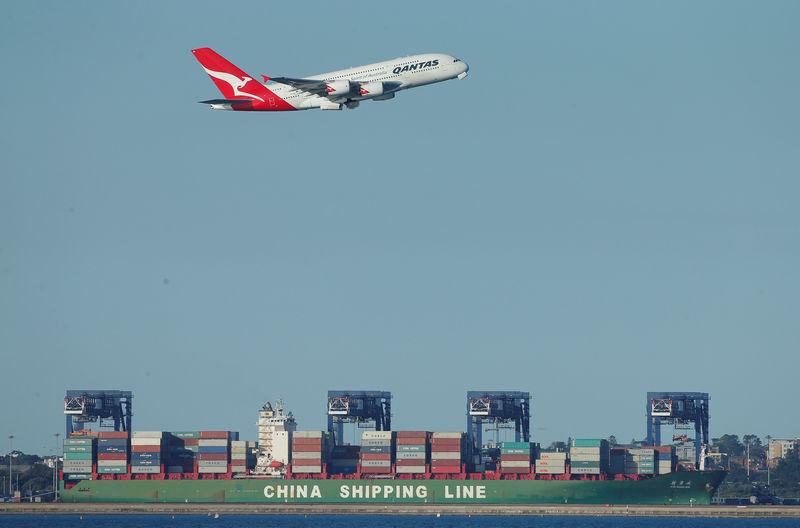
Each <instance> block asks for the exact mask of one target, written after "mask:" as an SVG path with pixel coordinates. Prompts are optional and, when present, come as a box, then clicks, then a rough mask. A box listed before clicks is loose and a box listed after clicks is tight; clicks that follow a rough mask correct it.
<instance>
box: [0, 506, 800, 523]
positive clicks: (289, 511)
mask: <svg viewBox="0 0 800 528" xmlns="http://www.w3.org/2000/svg"><path fill="white" fill-rule="evenodd" d="M214 514H219V515H220V516H222V515H306V516H307V515H403V516H419V515H427V516H436V515H444V516H457V517H466V516H471V515H482V516H540V517H544V516H552V517H559V516H581V517H706V518H762V519H763V518H774V519H800V506H761V505H754V506H719V505H712V506H691V507H690V506H655V505H631V506H625V505H609V506H604V505H592V504H586V505H581V504H570V505H566V504H535V505H531V504H504V505H500V504H494V505H489V504H482V505H473V504H470V505H464V504H447V505H433V504H231V503H227V504H226V503H189V504H185V503H58V504H52V503H0V515H214Z"/></svg>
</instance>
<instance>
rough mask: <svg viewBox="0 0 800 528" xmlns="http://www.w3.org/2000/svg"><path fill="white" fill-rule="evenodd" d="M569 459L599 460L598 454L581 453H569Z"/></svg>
mask: <svg viewBox="0 0 800 528" xmlns="http://www.w3.org/2000/svg"><path fill="white" fill-rule="evenodd" d="M569 459H570V460H572V461H573V462H600V456H599V455H583V454H580V453H576V454H572V453H570V455H569Z"/></svg>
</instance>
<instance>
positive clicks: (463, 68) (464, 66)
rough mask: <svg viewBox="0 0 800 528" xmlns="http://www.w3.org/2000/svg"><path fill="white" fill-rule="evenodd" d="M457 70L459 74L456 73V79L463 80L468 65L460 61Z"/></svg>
mask: <svg viewBox="0 0 800 528" xmlns="http://www.w3.org/2000/svg"><path fill="white" fill-rule="evenodd" d="M458 69H459V70H460V71H459V73H458V78H459V79H463V78H464V77H466V76H467V72H468V71H469V64H467V63H466V62H464V61H461V62H460V63H459V68H458Z"/></svg>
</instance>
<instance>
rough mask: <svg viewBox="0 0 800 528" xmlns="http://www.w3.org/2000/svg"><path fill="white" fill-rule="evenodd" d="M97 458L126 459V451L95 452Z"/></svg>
mask: <svg viewBox="0 0 800 528" xmlns="http://www.w3.org/2000/svg"><path fill="white" fill-rule="evenodd" d="M97 460H128V455H127V453H97Z"/></svg>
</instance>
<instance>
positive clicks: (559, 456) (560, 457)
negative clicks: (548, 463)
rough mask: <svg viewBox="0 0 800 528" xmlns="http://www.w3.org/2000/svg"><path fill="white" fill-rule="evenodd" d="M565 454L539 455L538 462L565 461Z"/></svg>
mask: <svg viewBox="0 0 800 528" xmlns="http://www.w3.org/2000/svg"><path fill="white" fill-rule="evenodd" d="M566 459H567V453H565V452H563V451H562V452H558V453H539V460H566Z"/></svg>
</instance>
